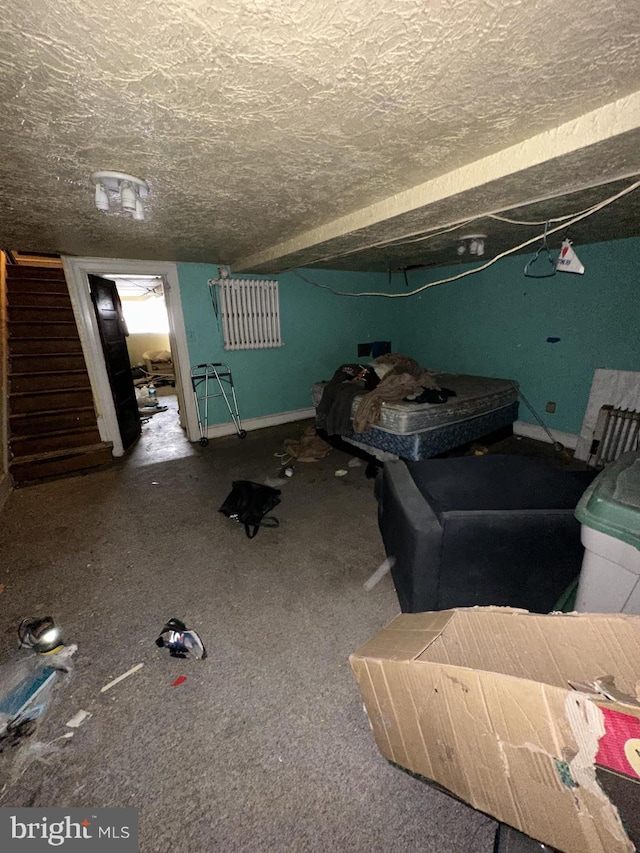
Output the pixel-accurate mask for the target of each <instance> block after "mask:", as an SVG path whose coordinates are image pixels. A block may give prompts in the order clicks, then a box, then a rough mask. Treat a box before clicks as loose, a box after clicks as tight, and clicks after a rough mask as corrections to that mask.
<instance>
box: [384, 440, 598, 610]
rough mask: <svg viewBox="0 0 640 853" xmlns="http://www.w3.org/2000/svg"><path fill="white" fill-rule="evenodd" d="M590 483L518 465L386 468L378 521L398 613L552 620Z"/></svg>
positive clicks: (473, 462) (460, 461) (575, 564)
mask: <svg viewBox="0 0 640 853" xmlns="http://www.w3.org/2000/svg"><path fill="white" fill-rule="evenodd" d="M594 476H595V472H593V471H572V470H568V469H562V468H560V467H559V466H557V465H555V464H553V463H552V462H551V461H550V460H546V459H544V458H530V457H526V456H501V455H487V456H481V457H476V456H463V457H455V458H450V459H427V460H423V461H420V462H408V461H400V460H399V461H396V462H387V463H385V465H384V468H383V471H382V473H381V474H380V475H379V477H378V482H377V484H376V491H377V497H378V510H379V511H378V521H379V526H380V531H381V533H382V538H383V541H384V545H385V550H386V553H387V556H389V557H393V558H394V560H395V562H394V565H393V568H392V570H391V571H392V576H393V581H394V584H395V587H396V592H397V594H398V600H399V602H400V607H401V609H402V611H404V612H409V613H415V612H420V611H423V610H445V609H447V608H450V607H470V606H474V605H490V604H495V605H510V606H513V607H523V608H525V609H527V610H531V611H535V612H541V613H544V612H548V611H550V610H552V609H553V608H554V605H555V603H556V602H557V600H558V598H559V597H560V596H561V594H562V593H563V591H564V590H565V589H566V588H567V586H568V585H569V584H570V583H571V581H572V580H574V579H575V578H576V577H577V576H578V574H579V572H580V567H581V563H582V554H583V549H582V545H581V543H580V525H579V524H578V522H577V521H576V519H575V518H574V514H573V513H574V509H575V506H576V504H577V502H578V500H579V498H580V496H581V495H582V493H583V492H584V490H585V489H586V488H587V486H588V485H589V483H590V482H591V480H592V479H593V478H594Z"/></svg>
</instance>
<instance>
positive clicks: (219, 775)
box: [0, 399, 495, 853]
mask: <svg viewBox="0 0 640 853" xmlns="http://www.w3.org/2000/svg"><path fill="white" fill-rule="evenodd" d="M168 402H169V403H171V402H172V401H171V400H170V399H169V400H168ZM303 426H304V425H302V424H289V425H285V426H282V427H275V428H272V429H267V430H262V431H260V432H253V433H250V434H249V436H248V437H247V439H246V440H245V441H240V440H238V439H237V438H236V437H235V436H232V437H229V438H223V439H218V440H215V441H212V442H211V443H210V444H209V446H208V447H206V448H200V447H199V446H198V445H195V446H194V445H189V444H188V443H187V442H186V441H185V440H184V438H183V434H182V431H181V430H180V428H179V427H178V425H177V419H176V415H175V408H174V407H172V406H171V405H170V408H169V409H168V411H167V412H163V413H161V414H159V415H156V416H155V417H154V418H153V419H152V420H151V421H150V422H149V423H148V424H146V425H145V427H144V434H143V437H142V439H141V441H140V442H139V444H138V446H137V447H136V448H135V449H134V451H133V453H132V454H131V456H130V458H129V459H127V460H125V461H122V462H119V463H118V464H116V465H115V466H114V467H112V468H111V469H109V470H105V471H101V472H98V473H94V474H90V475H87V476H84V477H78V478H74V479H68V480H64V481H58V482H54V483H48V484H45V485H40V486H34V487H30V488H26V489H22V490H19V491H16V492H14V493H13V494H12V496H11V497H10V499H9V502H8V504H7V505H6V507H5V510H4V513H3V514H2V516H1V521H2V526H1V530H0V566H1V567H2V569H1V571H2V575H1V576H0V582H2V583H3V584H4V585H5V588H4V591H3V592H2V594H1V595H0V605H1V607H2V636H1V638H0V640H1V643H2V649H1V651H2V653H3V657H4V656H5V655H7V654H16V652H15V651H14V647H15V629H16V625H17V623H18V622H19V620H20V619H21V618H22V617H23V616H25V615H34V614H47V613H50V614H53V615H54V617H55V618H56V620H57V621H59V623H60V624H61V625H62V626H63V627H64V631H65V636H66V638H67V639H68V640H69V641H70V642H75V643H77V644H78V646H79V648H78V652H77V654H76V656H75V673H74V676H73V678H72V680H71V682H70V683H69V684H68V685H66V686H65V687H64V688H63V689H61V690H58V692H57V697H56V701H55V703H54V704H53V706H52V707H51V708H50V709H49V711H48V713H47V716H46V717H45V718H44V719H43V721H42V723H41V726H40V730H39V731H38V733H37V735H36V737H37V738H38V740H40V741H44V742H48V741H50V740H52V739H54V738H56V737H58V736H60V735H61V734H63V733H64V731H65V728H64V723H65V722H66V721H67V720H68V719H69V718H70V717H72V716H73V715H74V714H75V713H76V711H78V710H79V709H86V710H87V711H90V712H91V713H92V715H93V716H92V718H91V719H90V720H88V721H87V722H86V723H85V724H84V725H83V726H82V727H81V728H80V729H79V730H78V731H77V733H76V734H75V736H74V737H73V739H71V740H68V741H64V740H63V741H58V742H57V743H56V744H55V745H54V750H52V751H51V752H50V754H49V755H48V756H47V761H46V763H44V762H42V761H33V762H32V763H31V764H30V765H28V766H27V768H26V769H25V771H24V773H23V774H22V775H21V776H20V777H19V778H18V780H17V782H15V784H13V785H12V786H11V787H9V788H8V789H7V790H5V792H4V796H3V799H2V801H1V805H3V806H23V805H36V806H107V805H113V806H135V807H137V808H138V809H139V810H140V821H141V850H142V851H144V853H151V851H158V853H167V851H169V850H171V849H179V850H181V851H183V853H200V851H202V853H208V852H209V851H221V853H226V851H241V850H247V851H313V853H320V851H327V850H336V851H343V850H344V851H347V850H348V851H367V853H372V852H373V851H380V853H389V851H397V852H398V853H400V851H416V850H421V851H434V853H435V851H438V853H449V851H450V853H454V851H456V853H458V852H459V853H463V851H464V853H469V851H478V853H484V851H487V853H488V851H491V850H492V849H493V835H494V832H495V823H494V822H493V821H491V820H490V819H489V818H487V817H485V816H483V815H481V814H479V813H477V812H475V811H473V810H472V809H470V808H468V807H466V806H465V805H463V804H461V803H458V802H456V801H455V800H453V799H452V798H450V797H447V796H446V795H444V794H442V793H440V792H438V791H436V790H434V789H432V788H430V787H429V786H428V785H426V784H425V783H424V782H421V781H419V780H417V779H414V778H412V777H410V776H409V775H408V774H406V773H404V772H402V771H400V770H398V769H396V768H394V767H392V766H390V765H389V764H388V763H387V762H386V761H385V760H384V759H383V758H382V757H381V756H380V754H379V753H378V751H377V749H376V746H375V744H374V741H373V738H372V735H371V732H370V730H369V726H368V723H367V719H366V716H365V714H364V712H363V709H362V703H361V700H360V697H359V693H358V690H357V688H356V685H355V682H354V679H353V676H352V674H351V671H350V668H349V664H348V655H349V653H350V652H351V651H353V650H354V649H356V648H357V647H358V646H359V645H360V644H361V643H362V642H363V641H364V640H366V639H367V638H369V637H370V636H371V635H372V634H373V633H375V632H376V631H377V630H378V629H379V628H380V627H382V626H383V625H384V624H385V623H387V622H388V621H389V620H390V619H391V618H393V616H394V615H395V614H396V613H397V612H398V605H397V600H396V597H395V593H394V590H393V585H392V582H391V579H390V577H389V576H387V577H385V578H384V579H383V580H382V581H381V582H380V583H379V584H378V585H377V586H376V587H375V588H374V589H373V590H372V591H371V592H365V590H364V589H363V583H364V582H365V580H366V579H367V578H368V577H369V575H370V574H371V573H372V572H373V571H374V570H375V569H376V567H377V566H378V565H379V564H380V563H381V561H382V560H383V558H384V553H383V550H382V545H381V541H380V537H379V534H378V530H377V525H376V507H375V500H374V497H373V483H372V481H371V480H367V479H366V477H365V469H364V467H358V468H348V474H347V475H346V476H345V477H343V478H338V477H336V476H334V471H335V470H336V469H337V468H346V467H347V462H348V459H349V457H347V456H345V455H344V454H342V453H340V452H338V451H333V452H332V453H331V454H330V455H329V456H328V457H327V458H326V459H324V460H322V461H321V462H319V463H316V464H305V465H303V464H299V465H297V466H296V469H295V473H294V476H293V477H292V478H291V479H290V480H287V481H286V482H285V483H284V484H283V485H282V492H283V494H282V504H281V505H280V506H279V507H278V508H277V511H276V513H275V514H276V515H277V516H278V517H279V519H280V528H279V529H277V530H267V529H265V530H261V531H260V532H259V533H258V536H257V537H256V539H255V540H251V541H250V540H248V539H247V538H246V537H245V535H244V532H243V530H242V529H241V528H240V527H239V526H237V525H235V524H233V523H232V522H230V521H228V520H227V519H226V518H224V517H223V516H222V515H220V514H219V513H218V512H217V510H218V507H219V506H220V504H221V502H222V500H223V499H224V497H225V496H226V494H227V492H228V491H229V489H230V485H231V481H232V480H233V479H238V478H246V479H252V480H256V481H260V482H264V481H265V480H267V478H274V477H276V476H277V472H278V468H279V460H278V459H277V458H275V457H274V456H273V454H274V453H275V452H278V451H280V450H281V447H282V442H283V440H284V439H285V438H287V437H291V438H296V437H298V436H299V434H300V432H301V430H302V427H303ZM171 616H177V617H179V618H181V619H183V620H185V621H186V622H187V623H188V624H189V625H190V626H192V627H194V628H195V629H197V630H198V631H199V633H200V634H201V636H202V638H203V640H204V642H205V644H206V645H207V648H208V652H209V657H208V658H207V659H206V660H204V661H200V662H198V661H186V662H182V661H177V660H175V659H173V658H170V656H169V654H168V652H167V651H166V650H162V649H158V648H157V647H156V646H155V645H154V640H155V638H156V636H157V635H158V633H159V631H160V629H161V628H162V625H163V623H164V622H165V620H166V619H167V618H168V617H171ZM141 662H143V663H144V667H143V669H142V670H141V671H140V672H138V673H136V674H135V675H133V676H132V677H131V678H129V679H127V680H126V681H123V682H122V683H121V684H119V685H118V686H116V687H114V688H113V689H112V690H111V691H109V692H108V693H105V694H101V693H100V687H101V686H102V685H104V684H105V683H106V682H108V681H109V680H110V679H112V678H114V677H115V676H118V675H120V674H121V673H123V672H125V671H126V670H128V669H129V668H130V667H131V666H133V665H134V664H137V663H141ZM179 675H185V676H186V677H187V681H186V682H185V683H184V684H182V685H181V686H179V687H172V683H173V681H174V680H175V679H176V678H177V676H179ZM0 787H1V784H0Z"/></svg>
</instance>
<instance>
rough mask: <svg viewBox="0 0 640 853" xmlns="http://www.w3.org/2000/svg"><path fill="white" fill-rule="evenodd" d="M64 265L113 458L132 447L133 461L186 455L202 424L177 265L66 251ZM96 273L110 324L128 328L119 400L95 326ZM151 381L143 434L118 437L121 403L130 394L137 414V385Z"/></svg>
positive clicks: (100, 424) (123, 342) (122, 350)
mask: <svg viewBox="0 0 640 853" xmlns="http://www.w3.org/2000/svg"><path fill="white" fill-rule="evenodd" d="M63 265H64V268H65V273H66V276H67V282H68V284H69V293H70V295H71V301H72V304H73V307H74V314H75V317H76V322H77V325H78V330H79V332H80V338H81V341H82V347H83V352H84V354H85V360H86V363H87V370H88V372H89V376H90V379H91V386H92V390H93V394H94V398H95V402H96V409H97V414H98V427H99V429H100V435H101V437H102V439H103V440H104V441H112V442H113V453H114V455H115V456H122V455H123V454H124V453H125V452H126V449H127V447H129V446H131V447H132V448H133V449H132V451H131V452H130V453H129V457H130V458H132V457H135V456H138V457H139V458H138V460H137V461H143V459H145V460H146V461H148V462H160V461H163V459H170V458H176V457H177V456H180V455H189V454H190V453H191V452H193V451H194V448H193V447H192V445H191V444H190V442H193V441H197V439H198V435H199V430H198V421H197V412H196V409H195V404H194V399H193V389H192V388H191V379H190V368H189V352H188V346H187V337H186V330H185V327H184V318H183V315H182V306H181V301H180V286H179V281H178V276H177V270H176V266H175V264H173V263H168V262H155V261H131V260H123V259H110V260H109V259H106V258H68V257H64V258H63ZM94 278H97V279H98V280H99V281H101V282H102V284H103V285H104V286H105V288H106V289H109V288H110V289H111V297H112V300H111V301H113V303H114V305H116V306H117V311H118V323H117V324H116V323H114V322H112V323H111V325H112V326H113V325H120V326H121V327H122V329H123V330H125V331H126V332H130V334H127V335H125V334H122V335H121V341H120V360H119V361H122V360H124V362H125V368H126V373H127V379H128V389H129V390H128V391H127V392H126V393H123V394H122V397H121V398H120V395H119V394H117V393H114V381H113V374H114V369H113V366H112V365H109V364H108V361H109V346H107V347H106V348H105V345H104V338H105V334H104V331H103V330H101V329H100V321H99V317H98V315H99V313H100V312H99V310H97V305H96V302H95V298H93V297H92V293H91V285H90V281H91V280H92V279H94ZM107 301H109V300H107ZM127 303H129V305H128V306H127ZM132 306H134V307H133V308H132ZM135 306H137V308H136V307H135ZM108 307H109V306H107V308H108ZM125 310H126V314H127V319H126V320H125ZM107 319H109V318H107ZM111 319H112V320H113V318H111ZM129 326H131V329H129V328H128V327H129ZM167 326H168V331H167ZM118 371H120V367H119V366H118ZM123 382H124V379H123ZM134 383H135V385H134ZM151 385H153V390H154V391H155V394H154V395H149V396H156V398H157V400H158V406H157V409H158V410H159V411H157V412H156V413H153V414H151V413H150V412H149V413H148V414H149V415H150V417H148V418H147V417H144V415H145V414H147V413H145V412H144V411H143V412H142V415H143V418H142V429H141V433H142V436H141V438H142V439H144V440H140V441H135V440H134V442H132V443H131V442H130V441H129V439H130V436H127V435H126V434H125V435H123V431H124V432H125V433H126V429H124V428H123V417H122V411H121V407H122V406H123V405H124V407H125V408H126V409H127V412H128V411H129V410H130V409H131V397H133V400H134V403H133V406H134V411H135V415H136V419H137V416H138V409H137V406H136V405H135V401H136V399H137V398H136V396H135V392H134V389H135V388H136V387H137V388H138V389H140V388H142V387H143V386H146V392H148V391H149V390H150V386H151ZM165 407H166V408H165ZM142 408H143V409H144V408H147V407H142ZM149 408H150V407H149ZM154 408H155V407H154Z"/></svg>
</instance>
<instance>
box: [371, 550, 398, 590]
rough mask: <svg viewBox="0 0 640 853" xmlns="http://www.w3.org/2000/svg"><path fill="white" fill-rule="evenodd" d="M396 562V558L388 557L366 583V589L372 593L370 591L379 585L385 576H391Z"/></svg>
mask: <svg viewBox="0 0 640 853" xmlns="http://www.w3.org/2000/svg"><path fill="white" fill-rule="evenodd" d="M395 561H396V558H395V557H387V558H386V560H385V561H384V562H383V563H382V565H380V566H378V568H377V569H376V570H375V572H374V573H373V574H372V575H371V577H370V578H369V579H368V580H366V581H365V583H364V588H365V589H366V590H367V592H370V590H372V589H373V588H374V586H375V585H376V584H377V583H379V582H380V581H381V580H382V578H383V577H384V576H385V575H387V574H389V572H390V571H391V569H392V568H393V566H394V563H395Z"/></svg>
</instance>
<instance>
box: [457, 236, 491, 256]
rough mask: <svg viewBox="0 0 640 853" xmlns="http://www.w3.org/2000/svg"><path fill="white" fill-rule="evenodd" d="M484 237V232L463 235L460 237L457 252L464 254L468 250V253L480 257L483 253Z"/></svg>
mask: <svg viewBox="0 0 640 853" xmlns="http://www.w3.org/2000/svg"><path fill="white" fill-rule="evenodd" d="M486 239H487V235H486V234H465V235H464V236H463V237H460V242H459V243H458V254H459V255H464V253H465V252H467V251H468V252H469V254H470V255H476V256H477V257H481V256H482V255H484V241H485V240H486Z"/></svg>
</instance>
